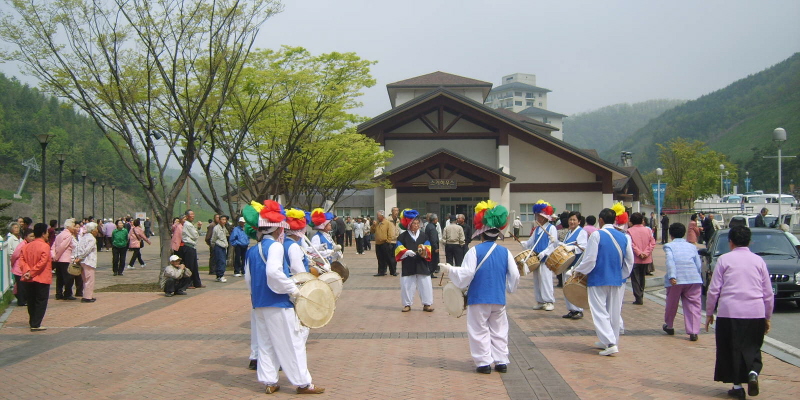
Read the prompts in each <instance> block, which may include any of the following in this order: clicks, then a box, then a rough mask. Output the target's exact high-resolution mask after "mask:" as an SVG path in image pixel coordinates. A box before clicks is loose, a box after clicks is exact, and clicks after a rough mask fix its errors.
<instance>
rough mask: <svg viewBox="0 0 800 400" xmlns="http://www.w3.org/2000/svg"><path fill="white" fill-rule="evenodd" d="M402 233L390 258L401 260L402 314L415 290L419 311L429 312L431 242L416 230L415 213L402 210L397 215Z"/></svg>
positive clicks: (417, 226) (405, 310)
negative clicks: (418, 300) (420, 303)
mask: <svg viewBox="0 0 800 400" xmlns="http://www.w3.org/2000/svg"><path fill="white" fill-rule="evenodd" d="M400 225H401V228H402V229H404V231H403V233H401V234H400V236H398V237H397V246H396V247H395V249H394V257H395V259H396V260H397V261H402V263H403V266H402V274H401V277H400V284H401V286H402V287H401V289H400V295H401V298H402V301H403V310H402V311H403V312H409V311H411V305H412V304H414V296H416V293H417V289H419V297H420V300H422V311H426V312H432V311H433V284H432V283H431V270H430V261H431V258H432V257H431V254H432V251H431V242H430V241H429V240H428V236H427V235H425V232H423V231H422V230H421V229H420V227H421V226H422V220H421V219H420V217H419V213H418V212H417V210H412V209H409V208H406V209H405V210H403V212H402V213H401V215H400Z"/></svg>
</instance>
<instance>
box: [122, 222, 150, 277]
mask: <svg viewBox="0 0 800 400" xmlns="http://www.w3.org/2000/svg"><path fill="white" fill-rule="evenodd" d="M139 225H141V222H140V221H139V219H135V220H133V225H132V226H131V231H130V232H128V248H129V249H131V250H132V251H133V254H132V255H131V261H130V262H129V263H128V269H133V262H134V261H136V260H137V259H138V260H139V265H141V266H142V268H144V267H145V266H147V264H145V263H144V260H142V253H141V248H142V241H145V242H147V244H152V243H150V239H148V238H147V236H146V235H145V234H144V230H142V228H141V227H140V226H139Z"/></svg>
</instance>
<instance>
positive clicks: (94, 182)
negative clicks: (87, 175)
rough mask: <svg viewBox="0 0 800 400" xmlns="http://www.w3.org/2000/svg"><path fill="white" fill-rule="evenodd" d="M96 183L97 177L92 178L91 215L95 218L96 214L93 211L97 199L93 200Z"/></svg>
mask: <svg viewBox="0 0 800 400" xmlns="http://www.w3.org/2000/svg"><path fill="white" fill-rule="evenodd" d="M96 185H97V178H92V216H93V217H95V218H97V215H96V214H95V213H94V205H95V204H97V201H96V200H95V197H94V193H95V191H94V189H95V186H96Z"/></svg>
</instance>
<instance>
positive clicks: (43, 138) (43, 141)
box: [34, 133, 55, 223]
mask: <svg viewBox="0 0 800 400" xmlns="http://www.w3.org/2000/svg"><path fill="white" fill-rule="evenodd" d="M34 136H36V140H38V141H39V144H40V145H42V222H44V223H47V216H46V215H45V213H46V211H47V201H45V200H46V197H47V189H46V186H47V151H46V150H47V143H49V142H50V139H52V138H53V136H55V135H50V134H47V133H40V134H37V135H34Z"/></svg>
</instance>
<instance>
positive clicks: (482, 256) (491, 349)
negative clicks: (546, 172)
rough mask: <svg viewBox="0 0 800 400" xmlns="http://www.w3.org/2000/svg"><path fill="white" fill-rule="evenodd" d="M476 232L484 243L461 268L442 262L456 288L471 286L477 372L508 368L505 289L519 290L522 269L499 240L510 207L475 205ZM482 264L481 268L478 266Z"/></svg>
mask: <svg viewBox="0 0 800 400" xmlns="http://www.w3.org/2000/svg"><path fill="white" fill-rule="evenodd" d="M475 211H476V212H475V220H474V222H475V233H474V234H473V236H478V235H480V237H481V239H482V243H481V244H479V245H477V246H475V247H473V248H471V249H470V250H469V251H468V252H467V254H466V255H465V256H464V260H463V261H462V263H461V267H452V266H450V265H449V264H439V265H440V266H441V267H442V273H447V272H449V275H448V276H449V277H450V280H451V281H452V282H453V284H455V285H456V286H457V287H459V288H461V289H464V288H467V287H469V296H467V333H468V335H469V350H470V353H471V354H472V360H473V361H474V362H475V365H476V366H477V369H476V372H478V373H483V374H489V373H491V372H492V366H491V364H492V363H494V369H495V371H497V372H506V371H507V370H508V362H509V359H508V316H507V315H506V293H505V292H506V291H508V292H509V293H512V292H514V291H515V290H516V289H517V284H518V283H519V270H518V269H517V266H516V263H515V262H514V257H513V256H512V255H511V252H510V251H508V249H506V248H505V247H503V246H500V245H498V244H497V243H496V240H497V238H498V237H499V236H500V235H501V231H502V230H503V229H505V227H506V225H507V223H508V210H507V209H506V208H505V207H503V206H501V205H497V204H496V203H494V202H493V201H491V200H490V201H488V202H480V203H478V206H476V207H475ZM478 266H480V268H478ZM545 269H546V268H545Z"/></svg>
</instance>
